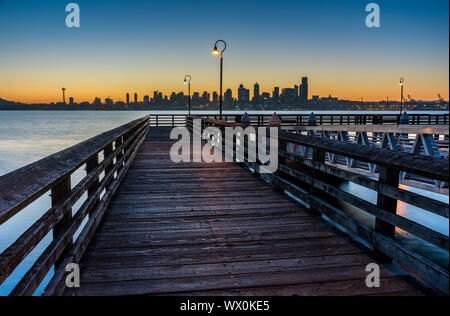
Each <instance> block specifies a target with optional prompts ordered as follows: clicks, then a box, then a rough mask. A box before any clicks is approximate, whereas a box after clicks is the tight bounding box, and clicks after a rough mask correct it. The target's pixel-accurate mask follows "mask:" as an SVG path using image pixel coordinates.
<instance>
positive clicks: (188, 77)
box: [184, 75, 192, 115]
mask: <svg viewBox="0 0 450 316" xmlns="http://www.w3.org/2000/svg"><path fill="white" fill-rule="evenodd" d="M191 80H192V77H191V76H190V75H186V76H184V84H187V85H188V98H189V99H188V100H189V101H188V106H189V115H191Z"/></svg>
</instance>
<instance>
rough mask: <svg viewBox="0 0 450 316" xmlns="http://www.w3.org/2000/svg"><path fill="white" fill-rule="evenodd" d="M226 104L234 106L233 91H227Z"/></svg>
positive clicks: (225, 95)
mask: <svg viewBox="0 0 450 316" xmlns="http://www.w3.org/2000/svg"><path fill="white" fill-rule="evenodd" d="M223 96H224V103H225V104H228V105H231V104H233V91H231V89H227V91H225V93H224V95H223Z"/></svg>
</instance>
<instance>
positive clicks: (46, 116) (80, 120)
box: [0, 111, 449, 296]
mask: <svg viewBox="0 0 450 316" xmlns="http://www.w3.org/2000/svg"><path fill="white" fill-rule="evenodd" d="M196 113H198V114H203V113H211V114H215V113H214V112H195V113H193V114H196ZM227 113H228V114H235V113H237V112H236V111H229V112H227V111H225V112H224V114H227ZM251 113H252V112H251V111H249V114H251ZM257 113H260V114H272V112H271V111H268V112H257ZM278 113H280V114H283V113H292V114H309V113H310V112H309V111H305V112H278ZM315 113H316V114H320V113H321V111H317V112H315ZM323 113H330V111H324V112H323ZM333 113H336V114H341V113H342V114H347V113H352V112H345V111H335V112H333ZM364 113H366V112H358V114H364ZM368 113H372V114H375V113H378V114H383V113H386V114H389V113H393V114H396V113H397V112H387V111H379V112H373V111H370V112H368ZM414 113H424V114H425V113H430V112H427V111H415V112H414ZM432 113H433V114H435V113H439V112H438V111H433V112H432ZM441 113H446V112H445V111H441ZM147 114H165V113H164V112H148V111H0V176H1V175H4V174H7V173H9V172H11V171H13V170H15V169H18V168H20V167H23V166H25V165H27V164H29V163H32V162H35V161H37V160H39V159H41V158H44V157H46V156H48V155H51V154H53V153H56V152H58V151H60V150H63V149H65V148H67V147H70V146H72V145H75V144H77V143H79V142H81V141H84V140H86V139H89V138H91V137H93V136H95V135H98V134H100V133H102V132H105V131H107V130H110V129H112V128H115V127H118V126H120V125H122V124H125V123H127V122H129V121H131V120H134V119H137V118H140V117H142V116H145V115H147ZM170 114H186V112H184V111H174V112H170ZM83 176H84V171H83V170H79V171H77V172H75V173H74V174H73V176H72V185H73V186H74V185H76V183H78V181H79V180H80V179H81V178H82V177H83ZM405 188H406V189H410V190H414V191H415V192H418V193H423V194H426V195H428V196H429V197H432V198H435V199H437V200H440V201H444V202H446V203H448V200H449V199H448V196H444V195H440V194H436V193H430V192H425V191H422V190H419V189H415V188H408V187H405ZM342 189H344V190H346V191H349V192H351V193H353V194H355V195H357V196H359V197H362V198H364V199H366V200H368V201H370V202H375V203H376V192H374V191H372V190H369V189H367V188H363V187H360V186H358V185H356V184H353V183H343V184H342ZM84 198H85V197H84ZM82 202H83V200H80V201H79V202H77V204H76V205H75V206H74V212H75V211H76V210H77V208H79V207H80V205H81V203H82ZM344 207H346V208H347V211H348V212H352V214H353V215H354V216H356V217H358V218H359V219H360V220H362V221H364V222H365V223H367V224H369V225H370V224H371V222H373V218H372V217H371V216H370V215H367V214H362V213H361V212H358V211H355V210H353V209H351V208H348V207H347V206H344ZM49 208H50V196H49V194H45V195H43V196H42V197H41V198H39V199H38V200H36V201H35V202H34V203H32V204H31V205H29V206H28V207H26V208H25V209H24V210H22V211H21V212H20V213H19V214H17V215H16V216H14V217H13V218H11V219H10V220H9V221H7V222H6V223H4V224H3V225H1V226H0V253H1V252H3V251H4V250H5V249H7V248H8V246H9V245H11V243H12V242H14V241H15V240H16V239H17V238H18V237H19V236H20V235H21V234H22V233H23V232H24V231H26V229H28V228H29V227H30V225H32V224H33V223H34V222H35V221H36V220H37V219H39V218H40V216H42V215H43V214H44V213H45V212H46V211H47V210H48V209H49ZM398 213H399V214H400V215H402V216H406V217H408V218H411V219H413V220H415V221H418V222H420V223H422V224H423V225H425V226H428V227H430V228H432V229H434V230H436V231H439V232H441V233H443V234H446V235H447V236H448V233H449V221H448V219H443V218H441V217H439V216H437V215H434V214H432V213H429V212H426V211H423V210H421V209H418V208H417V207H413V206H411V205H408V204H405V203H402V202H400V203H399V206H398ZM51 234H52V232H50V233H49V234H48V235H47V236H46V238H44V240H43V241H42V242H40V243H39V245H38V246H37V247H36V248H35V249H34V250H33V251H32V252H31V253H30V255H28V257H27V258H26V260H24V262H22V264H21V265H20V266H19V267H17V269H16V270H15V271H14V272H13V274H12V275H11V276H10V277H9V278H8V279H7V280H6V281H5V282H4V283H3V284H2V285H1V286H0V296H2V295H8V294H9V293H10V292H11V290H12V289H13V288H14V286H15V285H16V284H17V282H18V281H19V280H20V278H22V277H23V275H24V274H25V273H26V272H27V271H28V269H29V268H30V267H31V266H32V264H33V263H34V261H35V260H36V259H37V258H38V256H39V255H40V253H42V251H43V250H44V249H45V247H46V246H47V245H48V244H49V243H50V241H51ZM397 234H398V238H399V240H400V241H401V242H402V243H404V244H407V245H408V246H409V247H411V248H413V249H414V250H416V251H418V252H419V253H422V254H424V255H426V256H427V257H429V256H430V257H432V258H433V260H434V261H436V262H437V263H438V264H440V265H442V266H447V267H448V255H447V254H446V252H444V251H441V250H439V249H437V248H436V247H433V246H431V245H429V244H426V243H424V242H422V241H421V240H419V239H417V238H413V237H411V236H408V234H406V233H405V232H402V231H397ZM52 276H53V270H52V271H50V272H49V274H48V275H47V277H46V279H45V281H44V282H43V285H41V287H40V288H39V289H38V290H37V291H36V293H35V294H36V295H39V294H41V293H42V291H43V289H44V288H45V285H46V283H47V282H48V281H49V280H50V279H51V277H52Z"/></svg>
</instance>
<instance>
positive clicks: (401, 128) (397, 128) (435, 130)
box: [295, 124, 449, 135]
mask: <svg viewBox="0 0 450 316" xmlns="http://www.w3.org/2000/svg"><path fill="white" fill-rule="evenodd" d="M295 130H298V131H333V132H373V133H408V134H433V135H448V134H449V126H448V125H445V126H443V125H377V124H373V125H354V124H350V125H349V124H345V125H317V126H297V127H295Z"/></svg>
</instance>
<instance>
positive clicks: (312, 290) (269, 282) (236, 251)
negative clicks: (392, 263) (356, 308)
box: [64, 128, 422, 295]
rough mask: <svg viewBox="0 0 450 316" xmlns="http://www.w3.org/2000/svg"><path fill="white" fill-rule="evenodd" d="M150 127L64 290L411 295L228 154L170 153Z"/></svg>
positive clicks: (400, 281)
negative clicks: (370, 273) (186, 157)
mask: <svg viewBox="0 0 450 316" xmlns="http://www.w3.org/2000/svg"><path fill="white" fill-rule="evenodd" d="M169 132H170V128H151V129H150V132H149V135H148V136H147V139H146V141H145V142H144V143H143V145H142V147H141V149H140V152H139V154H138V155H137V157H136V159H135V161H134V163H133V165H132V167H131V168H130V170H129V172H128V174H127V175H126V178H125V180H124V181H123V182H122V184H121V186H120V188H119V190H118V192H117V194H116V196H115V198H114V200H113V201H112V203H111V204H110V206H109V208H108V210H107V212H106V214H105V216H104V218H103V220H102V223H101V225H100V227H99V228H98V230H97V232H96V234H95V236H94V238H93V240H92V241H91V243H90V245H89V247H88V249H87V251H86V253H85V254H84V257H83V259H82V261H81V287H80V288H78V289H71V290H66V291H65V293H64V294H65V295H377V294H379V295H380V294H381V295H402V294H403V295H420V294H422V293H421V292H420V290H418V289H417V288H416V287H415V286H414V285H412V284H411V283H410V282H409V277H406V276H400V275H395V274H394V273H393V272H391V271H390V270H389V269H387V268H385V267H383V268H382V274H381V287H380V288H368V287H366V285H365V279H366V276H367V272H366V271H365V268H366V265H367V264H369V263H372V262H376V261H375V259H374V258H373V257H372V256H371V255H370V254H369V253H367V252H366V251H365V250H364V249H363V248H362V247H360V246H358V245H357V244H356V243H354V242H353V241H351V240H350V239H349V238H347V237H345V236H344V235H343V234H341V233H339V232H337V231H336V229H334V228H332V227H331V226H329V225H328V224H326V222H325V221H324V220H323V219H322V218H321V217H319V216H317V215H315V214H312V213H311V212H309V211H308V210H306V209H304V208H303V207H301V206H299V204H298V203H296V202H295V201H293V200H292V199H290V198H289V197H287V196H286V195H284V194H283V193H281V192H278V191H276V190H274V189H273V188H272V187H271V186H270V185H268V184H266V183H265V182H263V181H261V180H259V179H258V178H256V177H254V176H253V175H251V174H250V173H249V172H247V171H246V170H245V169H243V168H240V167H239V166H237V165H235V164H230V163H211V164H207V163H179V164H176V163H173V162H172V161H171V160H170V156H169V151H170V148H171V145H172V144H173V141H171V140H170V139H169Z"/></svg>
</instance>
